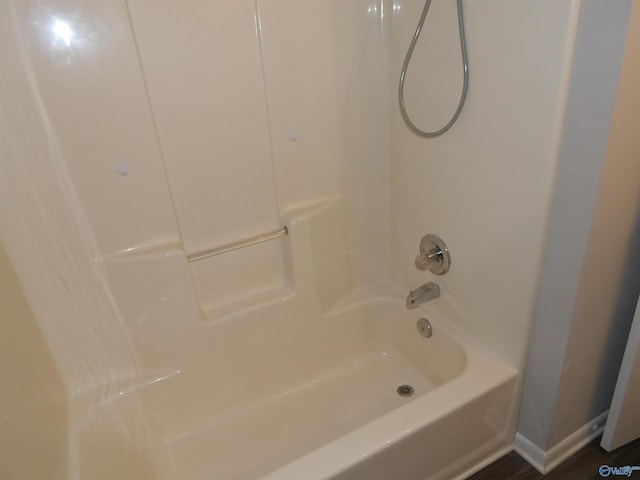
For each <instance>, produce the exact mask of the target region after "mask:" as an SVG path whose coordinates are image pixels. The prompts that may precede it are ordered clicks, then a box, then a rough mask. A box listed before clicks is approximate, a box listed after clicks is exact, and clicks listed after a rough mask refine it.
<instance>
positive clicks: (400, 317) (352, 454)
mask: <svg viewBox="0 0 640 480" xmlns="http://www.w3.org/2000/svg"><path fill="white" fill-rule="evenodd" d="M290 303H295V302H282V303H278V304H275V305H273V306H271V307H270V308H262V309H261V310H260V318H259V319H256V318H255V312H254V313H253V315H246V316H245V317H241V318H235V319H234V320H233V321H229V322H223V323H222V324H220V325H218V326H216V328H218V329H219V331H218V333H219V338H221V339H224V340H222V341H221V342H220V343H219V344H218V345H215V346H213V347H212V348H213V350H214V351H215V352H216V353H215V356H214V357H213V359H212V361H211V363H210V364H209V365H207V368H206V369H203V370H202V371H195V370H187V371H175V372H173V373H171V374H168V375H163V376H161V378H151V377H150V379H149V380H148V381H142V380H141V379H137V380H136V382H135V383H136V386H135V387H134V388H131V389H130V390H127V389H126V388H125V389H122V391H120V392H115V391H114V393H113V394H112V395H110V396H109V399H108V400H107V401H104V400H103V401H101V402H100V405H101V406H100V407H99V408H98V409H97V410H96V409H94V410H93V411H92V413H91V415H90V417H91V419H90V420H88V421H86V422H85V424H86V429H85V430H86V438H87V439H89V441H87V442H83V441H82V440H81V445H84V447H83V448H84V449H85V450H84V451H81V452H80V457H81V458H85V459H87V458H88V459H92V460H91V462H93V463H92V465H87V466H86V467H85V468H84V469H83V468H80V470H81V473H80V474H79V475H78V477H79V478H84V477H83V473H82V472H84V473H85V474H87V473H89V471H91V472H96V471H102V470H103V468H104V471H106V472H109V473H110V474H111V475H113V474H114V472H117V474H118V478H132V479H133V478H136V480H147V479H148V480H205V479H206V480H241V479H244V480H249V479H264V480H300V479H305V480H320V479H341V480H342V479H344V480H347V479H348V480H361V479H367V480H376V479H380V480H391V479H392V480H403V479H406V480H424V479H451V478H456V477H459V478H463V477H464V476H465V475H467V474H469V473H471V472H472V471H474V470H475V469H477V468H479V467H480V466H482V465H483V464H484V463H486V462H487V461H488V460H490V459H493V458H495V457H496V456H497V455H501V454H503V453H505V452H506V451H507V450H509V449H510V448H511V437H512V432H510V431H509V425H510V422H509V415H510V408H511V404H512V401H513V396H514V391H515V379H516V372H515V370H514V369H513V368H511V367H510V366H508V365H506V364H505V363H502V362H501V361H499V360H498V359H496V358H493V357H492V356H491V354H489V353H487V352H485V351H482V349H481V348H480V347H479V346H477V345H474V344H473V342H472V341H470V340H469V339H466V338H465V337H464V336H463V334H462V333H461V332H457V331H455V329H454V328H452V326H451V325H448V324H447V321H446V320H445V319H443V318H439V317H438V315H437V313H436V312H435V311H431V310H429V309H427V308H425V309H422V308H420V309H418V310H413V311H409V310H407V309H406V308H405V307H404V304H403V300H402V299H399V298H369V299H364V300H362V301H359V302H357V303H356V304H354V305H350V306H349V307H348V308H344V309H338V310H334V311H332V312H328V313H326V314H325V315H323V316H318V317H317V318H314V319H313V321H312V322H301V323H304V324H306V325H307V326H306V327H305V328H306V330H304V334H305V336H300V335H301V332H297V331H291V332H289V333H290V335H288V336H287V335H278V336H277V339H278V341H276V340H275V338H274V339H271V338H268V337H269V332H270V330H271V329H272V328H276V329H277V330H279V331H280V332H282V330H281V329H278V327H277V323H278V321H286V320H287V319H290V318H291V315H292V314H293V312H287V311H286V309H287V308H293V307H292V306H291V305H290ZM421 317H426V318H428V319H429V321H430V322H431V325H432V331H433V334H432V336H431V337H430V338H424V337H423V336H421V335H420V333H419V331H418V329H417V328H416V322H417V320H418V319H419V318H421ZM274 324H276V325H274ZM309 324H311V325H313V328H312V329H311V330H310V329H309V327H308V325H309ZM249 327H250V328H249ZM247 334H249V336H250V338H245V339H244V340H243V341H241V342H238V341H235V340H234V339H236V340H237V339H238V338H239V337H238V336H243V337H247ZM207 371H208V372H209V373H208V374H207ZM202 379H207V381H203V380H202ZM401 385H410V386H411V387H412V388H413V394H412V395H410V396H406V397H405V396H400V395H399V394H398V392H397V389H398V387H399V386H401ZM93 401H94V403H95V398H94V399H93ZM89 410H90V409H89ZM141 416H144V418H145V421H144V425H142V426H141V425H139V426H138V427H137V430H138V433H137V434H136V435H134V434H132V433H131V432H128V433H127V434H126V435H125V436H126V441H125V440H123V438H122V432H120V433H118V432H117V430H118V429H117V428H115V427H113V426H111V427H104V426H105V425H109V424H112V425H122V424H129V425H131V424H135V423H136V421H129V420H127V419H128V418H138V417H141ZM107 417H109V418H110V419H107ZM97 418H100V420H99V421H96V419H97ZM511 423H512V422H511ZM96 425H102V426H103V427H102V428H96ZM80 430H81V434H80V438H81V439H82V427H80ZM98 430H102V433H98V434H97V433H96V432H97V431H98ZM118 435H119V436H120V439H118V440H117V441H115V443H116V444H117V445H116V446H112V447H110V448H111V449H114V448H115V449H116V451H117V449H120V450H122V452H124V451H126V452H128V453H127V454H126V455H125V454H124V453H120V454H113V455H111V456H110V457H108V458H107V459H106V460H105V461H106V462H107V464H105V465H103V467H99V466H96V464H95V462H96V460H95V459H96V458H98V457H99V456H100V455H99V454H98V452H91V451H90V450H87V448H89V449H90V448H91V447H90V446H91V445H95V446H96V447H95V448H100V449H101V452H104V449H105V445H106V444H108V443H109V442H111V443H113V442H112V441H111V440H107V437H108V438H117V437H118ZM100 437H103V440H100V439H99V438H100ZM96 439H98V440H96ZM87 445H89V447H87ZM132 451H135V452H136V453H135V454H131V452H132ZM132 458H133V459H135V462H137V464H138V466H137V467H136V468H134V469H133V470H132V468H133V467H131V466H130V465H128V466H127V465H124V464H123V465H122V466H121V467H118V462H131V459H132ZM132 471H135V472H136V473H135V475H134V474H132V473H131V472H132ZM92 478H97V477H95V475H94V476H93V477H92ZM104 478H105V479H106V478H109V477H108V476H105V477H104ZM111 478H114V477H111Z"/></svg>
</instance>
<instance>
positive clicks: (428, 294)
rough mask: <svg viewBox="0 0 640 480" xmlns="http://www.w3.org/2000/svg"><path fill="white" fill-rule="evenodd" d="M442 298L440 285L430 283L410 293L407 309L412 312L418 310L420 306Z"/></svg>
mask: <svg viewBox="0 0 640 480" xmlns="http://www.w3.org/2000/svg"><path fill="white" fill-rule="evenodd" d="M439 296H440V287H439V286H438V284H436V283H433V282H429V283H425V284H424V285H422V286H420V287H418V288H416V289H415V290H412V291H411V292H409V296H408V297H407V308H408V309H410V310H412V309H414V308H418V305H420V304H421V303H424V302H428V301H429V300H433V299H434V298H438V297H439Z"/></svg>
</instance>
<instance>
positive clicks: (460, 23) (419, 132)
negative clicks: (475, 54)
mask: <svg viewBox="0 0 640 480" xmlns="http://www.w3.org/2000/svg"><path fill="white" fill-rule="evenodd" d="M430 6H431V0H426V1H425V3H424V8H423V9H422V15H421V16H420V20H419V21H418V26H417V28H416V31H415V33H414V34H413V38H412V39H411V44H410V45H409V50H407V56H406V57H405V59H404V64H403V65H402V72H401V73H400V88H399V91H398V100H399V101H400V111H401V112H402V118H404V121H405V122H406V124H407V125H408V126H409V128H410V129H411V130H412V131H413V132H414V133H415V134H416V135H419V136H421V137H426V138H430V137H437V136H439V135H442V134H443V133H444V132H446V131H447V130H449V129H450V128H451V127H452V126H453V124H454V123H456V120H457V119H458V116H459V115H460V112H461V111H462V107H463V105H464V101H465V100H466V98H467V90H468V88H469V63H468V59H467V41H466V39H465V35H464V18H463V13H462V0H457V7H458V30H459V32H460V51H461V53H462V65H463V71H464V79H463V83H462V94H461V95H460V102H458V108H457V109H456V111H455V113H454V114H453V117H451V120H449V122H448V123H447V124H446V125H445V126H444V127H442V128H441V129H440V130H436V131H435V132H426V131H424V130H421V129H419V128H418V127H416V126H415V124H414V123H413V122H412V121H411V119H410V118H409V115H408V114H407V110H406V108H405V106H404V78H405V76H406V74H407V68H408V67H409V62H410V61H411V55H413V50H414V48H415V47H416V43H417V42H418V38H419V37H420V33H421V32H422V27H423V26H424V22H425V20H426V18H427V14H428V13H429V7H430Z"/></svg>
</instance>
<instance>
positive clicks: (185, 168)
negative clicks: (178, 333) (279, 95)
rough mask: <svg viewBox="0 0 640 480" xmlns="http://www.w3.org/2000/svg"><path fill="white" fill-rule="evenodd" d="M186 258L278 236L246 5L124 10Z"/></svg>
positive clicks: (149, 5) (252, 23)
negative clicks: (237, 242) (242, 241)
mask: <svg viewBox="0 0 640 480" xmlns="http://www.w3.org/2000/svg"><path fill="white" fill-rule="evenodd" d="M130 6H131V7H130V8H131V13H132V21H133V28H134V31H135V35H136V39H137V42H138V47H139V51H140V59H141V63H142V66H143V70H144V74H145V79H146V82H147V87H148V91H149V97H150V101H151V106H152V110H153V113H154V118H155V120H156V125H157V129H158V134H159V141H160V145H161V147H162V154H163V157H164V160H165V163H166V168H167V173H168V177H169V183H170V185H171V191H172V195H173V200H174V203H175V208H176V212H177V216H178V222H179V224H180V230H181V232H182V239H183V243H184V246H185V249H186V251H187V252H188V253H192V252H194V251H197V250H202V249H206V248H210V247H213V246H218V245H221V244H224V243H227V242H232V241H235V240H238V239H241V238H244V237H247V236H251V235H255V234H260V233H263V232H264V231H268V230H272V229H274V228H277V226H278V208H277V203H276V193H275V185H274V179H273V169H272V162H271V151H270V145H269V129H268V123H267V117H266V106H265V99H264V87H263V82H262V69H261V61H260V46H259V43H258V37H257V28H256V18H255V12H254V2H253V1H252V0H240V1H233V2H229V1H194V2H175V1H174V2H156V1H145V0H133V1H132V2H130Z"/></svg>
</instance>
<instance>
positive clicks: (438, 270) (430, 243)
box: [415, 233, 451, 275]
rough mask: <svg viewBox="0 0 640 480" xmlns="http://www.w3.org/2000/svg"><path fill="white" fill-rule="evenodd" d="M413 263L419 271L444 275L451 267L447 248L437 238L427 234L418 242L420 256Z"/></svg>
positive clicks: (442, 241)
mask: <svg viewBox="0 0 640 480" xmlns="http://www.w3.org/2000/svg"><path fill="white" fill-rule="evenodd" d="M415 263H416V268H418V269H419V270H429V271H430V272H431V273H433V274H434V275H444V274H445V273H447V272H448V271H449V268H450V267H451V254H450V253H449V247H447V244H446V243H444V240H442V239H441V238H440V237H439V236H437V235H434V234H433V233H429V234H427V235H425V236H424V237H422V240H421V241H420V254H419V255H418V256H417V257H416V262H415Z"/></svg>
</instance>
